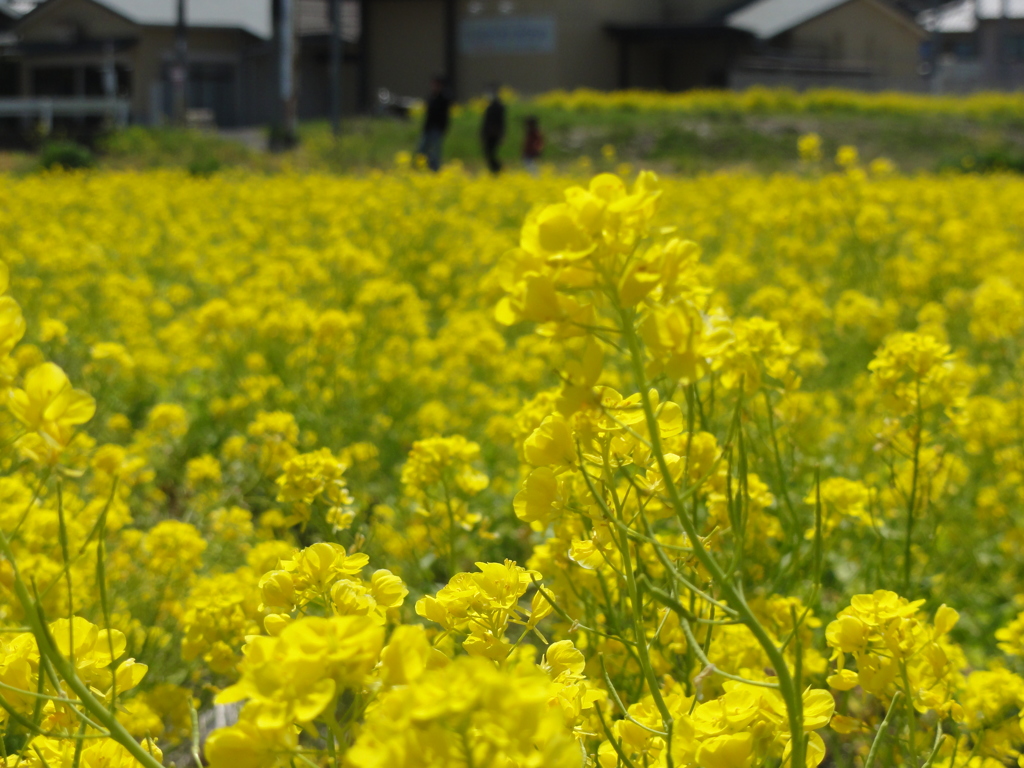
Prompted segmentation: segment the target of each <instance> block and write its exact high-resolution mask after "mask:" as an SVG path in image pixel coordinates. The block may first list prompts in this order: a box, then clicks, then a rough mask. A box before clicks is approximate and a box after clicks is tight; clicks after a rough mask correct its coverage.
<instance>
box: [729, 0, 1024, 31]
mask: <svg viewBox="0 0 1024 768" xmlns="http://www.w3.org/2000/svg"><path fill="white" fill-rule="evenodd" d="M850 1H851V0H754V2H752V3H750V4H749V5H745V6H743V7H742V8H740V9H738V10H736V11H733V12H732V13H730V14H729V15H728V16H726V17H725V23H726V24H728V25H729V26H731V27H735V28H736V29H742V30H745V31H747V32H750V33H751V34H753V35H755V36H757V37H759V38H760V39H762V40H769V39H771V38H773V37H775V36H776V35H780V34H782V33H783V32H786V31H788V30H790V29H793V28H794V27H798V26H800V25H801V24H803V23H804V22H807V21H810V20H811V19H814V18H817V17H818V16H821V15H822V14H825V13H828V12H829V11H831V10H834V9H836V8H838V7H839V6H841V5H845V4H846V3H848V2H850ZM985 1H986V2H987V1H988V0H985ZM995 1H996V2H999V0H995ZM867 2H868V4H869V5H872V6H874V7H875V8H877V9H878V10H879V11H880V12H882V13H884V14H888V15H889V16H890V17H891V18H892V19H893V20H894V21H896V22H897V23H899V24H902V25H903V26H904V27H906V28H907V29H908V30H910V31H912V32H914V33H915V34H917V35H919V36H924V31H923V30H922V29H921V28H920V27H919V26H918V25H917V24H915V23H914V21H913V19H911V18H910V17H908V16H907V15H906V14H904V13H903V12H902V11H900V10H899V9H897V8H895V7H894V6H893V5H891V4H890V3H889V2H887V0H867ZM1011 2H1024V0H1011Z"/></svg>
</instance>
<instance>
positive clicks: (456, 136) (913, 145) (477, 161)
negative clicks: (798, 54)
mask: <svg viewBox="0 0 1024 768" xmlns="http://www.w3.org/2000/svg"><path fill="white" fill-rule="evenodd" d="M527 114H535V115H537V116H538V117H539V119H540V123H541V126H542V130H543V131H544V133H545V137H546V143H547V148H546V152H545V160H546V161H549V162H551V163H554V164H556V165H558V166H561V167H565V166H568V165H571V164H574V163H580V162H582V163H583V164H584V165H585V164H586V163H587V160H586V159H584V158H590V159H591V161H592V162H593V167H594V168H601V167H605V166H614V165H615V164H616V163H618V162H628V163H634V164H642V165H644V166H645V167H652V168H655V169H658V170H660V171H671V172H681V173H697V172H704V171H713V170H717V169H720V168H745V169H749V170H751V171H756V172H762V173H766V172H768V173H770V172H775V171H784V170H787V169H789V168H791V167H793V166H794V165H795V164H797V163H798V158H797V153H796V139H797V137H798V136H799V135H801V134H804V133H809V132H816V133H818V134H819V135H821V137H822V139H823V144H824V149H825V152H826V156H829V155H831V154H832V153H834V151H835V149H836V148H837V147H838V146H840V145H842V144H852V145H854V146H856V147H857V148H858V149H859V151H860V154H861V157H862V158H864V159H865V160H871V159H873V158H876V157H887V158H889V159H890V160H892V161H893V162H895V164H896V165H897V167H898V168H899V169H900V170H902V171H904V172H912V171H918V170H926V171H933V170H938V169H940V168H949V167H956V168H963V167H968V168H970V167H981V168H990V167H1000V166H1003V167H1009V168H1013V169H1017V170H1024V117H1020V118H1015V117H1012V116H1007V115H995V116H989V117H971V116H966V115H948V114H941V115H940V114H930V113H926V112H919V113H911V114H899V113H895V112H893V113H885V112H881V111H877V112H873V113H871V112H868V113H866V112H858V111H852V110H843V109H841V108H840V109H836V110H833V111H818V112H806V111H803V112H786V111H778V112H765V111H759V112H743V111H735V110H716V109H713V108H711V109H706V110H691V111H686V112H681V111H673V110H662V111H658V110H644V111H637V110H632V109H628V108H621V109H600V110H571V109H565V108H562V107H560V106H548V105H539V104H537V103H534V102H529V101H523V102H516V103H513V104H511V105H510V107H509V135H508V137H507V140H506V142H505V145H504V147H503V149H502V156H503V158H504V159H505V161H506V162H507V163H509V164H510V165H517V164H518V162H519V149H520V147H521V145H522V136H523V127H522V124H523V118H524V117H525V116H526V115H527ZM479 120H480V116H479V112H477V111H475V110H473V109H461V110H457V111H456V114H455V115H454V118H453V121H452V128H451V131H450V133H449V136H448V138H447V140H446V143H445V158H446V160H459V161H461V162H462V163H464V164H465V165H466V166H467V167H469V168H471V169H480V168H482V165H483V163H482V158H481V152H480V147H479V139H478V129H479ZM418 132H419V121H418V119H409V120H400V119H396V118H379V117H376V118H375V117H355V118H349V119H346V120H345V122H344V128H343V133H342V136H341V137H340V138H339V139H338V140H335V139H334V137H333V136H332V135H331V133H330V130H329V127H328V126H327V124H326V123H324V122H314V123H307V124H304V125H302V127H301V142H300V145H299V147H298V148H296V149H295V150H293V151H290V152H285V153H280V154H273V155H272V154H269V153H267V152H264V151H261V150H259V149H256V148H254V147H253V146H252V144H253V142H251V141H250V142H249V144H246V143H243V142H241V141H239V140H237V139H235V138H228V137H225V136H221V135H217V134H213V133H200V132H198V131H182V130H178V129H172V128H163V129H146V128H138V127H136V128H131V129H128V130H126V131H122V132H119V133H116V134H113V135H111V136H108V137H106V138H105V139H104V140H103V141H102V142H101V143H100V144H99V146H98V148H97V153H96V155H97V163H98V164H99V165H100V166H103V167H111V168H139V169H142V168H153V167H167V166H181V167H186V168H189V169H191V170H193V171H194V172H196V173H209V172H213V171H216V170H220V169H224V168H231V167H238V166H241V167H245V168H249V169H254V170H263V171H268V172H271V171H277V170H282V169H286V168H293V169H297V170H322V171H328V172H342V171H350V170H362V169H367V168H383V167H389V166H391V165H392V164H393V163H394V162H395V157H396V154H397V153H399V152H402V151H411V150H412V149H414V148H415V145H416V139H417V136H418ZM250 138H252V137H250ZM256 138H257V139H258V141H257V142H255V143H257V144H262V135H261V134H260V135H257V137H256ZM607 146H611V147H614V148H615V159H614V160H612V159H610V158H609V157H607V156H606V155H605V154H604V153H603V151H602V150H603V149H604V148H605V147H607ZM36 167H38V160H37V158H36V157H34V156H32V155H28V154H11V153H8V154H6V155H5V154H0V171H5V170H6V171H14V172H18V171H30V170H33V169H35V168H36Z"/></svg>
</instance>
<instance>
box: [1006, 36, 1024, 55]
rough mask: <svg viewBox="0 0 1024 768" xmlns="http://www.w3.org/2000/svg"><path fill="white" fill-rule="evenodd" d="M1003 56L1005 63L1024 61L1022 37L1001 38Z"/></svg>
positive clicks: (1023, 39) (1023, 38)
mask: <svg viewBox="0 0 1024 768" xmlns="http://www.w3.org/2000/svg"><path fill="white" fill-rule="evenodd" d="M1003 55H1004V56H1005V57H1006V59H1007V61H1024V35H1019V34H1018V35H1006V36H1005V37H1004V38H1003Z"/></svg>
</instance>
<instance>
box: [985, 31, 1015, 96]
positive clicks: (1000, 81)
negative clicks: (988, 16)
mask: <svg viewBox="0 0 1024 768" xmlns="http://www.w3.org/2000/svg"><path fill="white" fill-rule="evenodd" d="M1006 35H1014V36H1018V35H1024V19H994V20H984V21H981V22H980V23H979V24H978V44H979V46H978V47H979V49H980V53H981V56H980V60H981V63H982V66H983V68H984V72H985V75H984V77H985V85H986V86H987V87H989V88H999V89H1012V90H1016V89H1020V88H1024V61H1019V60H1018V61H1013V60H1011V59H1010V58H1009V57H1008V56H1007V55H1006V51H1005V49H1004V45H1003V38H1004V36H1006Z"/></svg>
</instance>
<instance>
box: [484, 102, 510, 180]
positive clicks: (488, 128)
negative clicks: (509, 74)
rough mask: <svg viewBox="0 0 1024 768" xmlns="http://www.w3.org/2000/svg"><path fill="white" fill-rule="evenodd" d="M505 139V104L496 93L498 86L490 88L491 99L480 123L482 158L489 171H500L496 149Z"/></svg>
mask: <svg viewBox="0 0 1024 768" xmlns="http://www.w3.org/2000/svg"><path fill="white" fill-rule="evenodd" d="M504 140H505V104H504V103H503V102H502V100H501V95H500V94H499V93H498V87H497V86H495V87H494V88H493V89H492V90H491V100H490V102H489V103H488V104H487V109H485V110H484V120H483V123H482V124H481V125H480V141H481V142H482V143H483V148H484V158H485V159H486V160H487V167H488V168H489V169H490V170H491V173H493V174H495V175H497V174H498V173H500V172H501V160H499V159H498V149H500V148H501V142H503V141H504Z"/></svg>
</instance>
